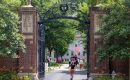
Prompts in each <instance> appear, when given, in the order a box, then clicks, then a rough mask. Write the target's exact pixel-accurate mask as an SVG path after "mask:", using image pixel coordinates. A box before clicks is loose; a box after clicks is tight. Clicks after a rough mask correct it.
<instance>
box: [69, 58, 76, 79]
mask: <svg viewBox="0 0 130 80" xmlns="http://www.w3.org/2000/svg"><path fill="white" fill-rule="evenodd" d="M75 66H76V65H75V59H74V60H72V61H71V64H70V75H71V79H70V80H73V76H74V73H75Z"/></svg>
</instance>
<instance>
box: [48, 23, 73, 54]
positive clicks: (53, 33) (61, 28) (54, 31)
mask: <svg viewBox="0 0 130 80" xmlns="http://www.w3.org/2000/svg"><path fill="white" fill-rule="evenodd" d="M70 22H71V24H69V23H68V24H66V23H67V21H66V20H63V21H59V20H58V21H54V22H53V23H49V24H48V27H49V29H48V30H46V33H47V34H46V43H47V44H46V46H47V48H48V49H49V51H50V52H51V50H53V49H54V50H55V51H56V52H58V53H60V55H61V56H63V55H64V54H65V52H66V51H67V49H68V45H69V43H71V42H72V41H73V40H74V36H75V32H76V29H75V28H74V27H73V24H72V23H73V22H72V21H70ZM55 23H57V24H55Z"/></svg>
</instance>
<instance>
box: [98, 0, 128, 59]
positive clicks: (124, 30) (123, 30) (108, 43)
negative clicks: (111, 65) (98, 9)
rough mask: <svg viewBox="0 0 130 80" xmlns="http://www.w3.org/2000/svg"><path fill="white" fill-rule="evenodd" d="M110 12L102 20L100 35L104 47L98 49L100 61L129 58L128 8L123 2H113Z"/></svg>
mask: <svg viewBox="0 0 130 80" xmlns="http://www.w3.org/2000/svg"><path fill="white" fill-rule="evenodd" d="M109 9H110V12H109V14H106V16H105V17H104V19H103V26H102V28H101V31H100V32H101V33H102V34H103V37H104V45H103V47H102V48H99V49H98V53H99V56H100V59H101V60H102V59H106V58H107V57H111V58H121V59H123V58H125V59H126V58H129V57H130V52H129V51H130V39H129V36H130V27H129V26H130V20H129V18H130V17H129V15H128V14H130V12H129V9H130V8H129V6H128V5H126V4H125V2H123V1H120V2H118V3H116V2H113V3H112V5H111V7H109Z"/></svg>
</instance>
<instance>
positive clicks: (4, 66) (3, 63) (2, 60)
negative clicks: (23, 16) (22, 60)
mask: <svg viewBox="0 0 130 80" xmlns="http://www.w3.org/2000/svg"><path fill="white" fill-rule="evenodd" d="M18 66H19V65H18V59H17V58H9V57H2V56H0V72H3V71H18Z"/></svg>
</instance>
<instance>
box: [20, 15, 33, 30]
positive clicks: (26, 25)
mask: <svg viewBox="0 0 130 80" xmlns="http://www.w3.org/2000/svg"><path fill="white" fill-rule="evenodd" d="M22 33H33V15H32V14H23V15H22Z"/></svg>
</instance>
